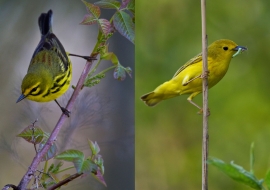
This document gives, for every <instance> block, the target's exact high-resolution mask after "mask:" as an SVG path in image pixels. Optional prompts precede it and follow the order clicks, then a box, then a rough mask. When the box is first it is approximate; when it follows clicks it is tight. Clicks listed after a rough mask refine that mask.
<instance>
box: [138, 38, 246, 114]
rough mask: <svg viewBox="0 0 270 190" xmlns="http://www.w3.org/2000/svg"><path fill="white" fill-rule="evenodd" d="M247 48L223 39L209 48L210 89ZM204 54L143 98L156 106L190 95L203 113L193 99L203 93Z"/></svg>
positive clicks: (196, 57) (147, 102) (189, 98)
mask: <svg viewBox="0 0 270 190" xmlns="http://www.w3.org/2000/svg"><path fill="white" fill-rule="evenodd" d="M245 50H247V48H246V47H243V46H238V45H237V44H236V43H235V42H233V41H231V40H227V39H221V40H217V41H215V42H213V43H212V44H211V45H209V46H208V57H207V61H208V71H209V73H208V77H207V78H208V87H209V88H211V87H213V86H215V85H216V84H217V83H218V82H219V81H220V80H221V79H222V78H223V77H224V75H225V74H226V72H227V70H228V68H229V64H230V62H231V59H232V57H235V56H236V55H238V54H239V53H241V52H242V51H245ZM202 67H203V66H202V54H201V53H200V54H199V55H197V56H195V57H193V58H192V59H190V60H189V61H188V62H187V63H186V64H184V65H183V66H182V67H180V69H178V71H177V72H176V73H175V74H174V76H173V78H172V79H171V80H169V81H167V82H164V83H163V84H161V85H160V86H158V87H157V88H156V89H155V90H154V91H153V92H150V93H147V94H145V95H143V96H142V97H141V99H142V101H144V102H145V103H146V105H148V106H155V105H156V104H158V103H159V102H160V101H162V100H166V99H169V98H173V97H176V96H179V95H182V94H190V96H189V97H188V99H187V100H188V101H189V102H190V103H191V104H193V105H195V106H196V107H197V108H199V109H200V111H202V108H201V107H200V106H198V105H197V104H196V103H194V102H193V101H192V99H193V98H194V97H195V96H197V95H198V94H200V93H201V92H202V78H203V77H204V76H203V73H202Z"/></svg>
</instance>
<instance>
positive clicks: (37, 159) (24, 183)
mask: <svg viewBox="0 0 270 190" xmlns="http://www.w3.org/2000/svg"><path fill="white" fill-rule="evenodd" d="M91 66H92V61H87V62H86V65H85V67H84V69H83V72H82V74H81V76H80V79H79V81H78V83H77V85H76V88H75V90H74V92H73V94H72V96H71V98H70V100H69V102H68V104H67V106H66V109H68V110H72V108H73V106H74V103H75V100H76V98H77V97H78V95H79V93H80V91H81V89H82V86H83V84H84V81H85V78H86V77H87V74H88V73H89V71H90V69H91ZM71 117H72V115H71ZM66 119H67V116H66V115H65V114H62V115H61V117H60V118H59V120H58V122H57V124H56V126H55V128H54V130H53V131H52V133H51V135H50V137H49V139H48V140H47V142H46V144H45V145H44V147H43V148H42V150H40V151H39V152H38V153H37V154H36V156H35V157H34V159H33V161H32V163H31V165H30V166H29V168H28V171H27V172H26V174H25V175H24V176H23V178H22V180H21V181H20V184H19V185H18V189H21V190H23V189H26V188H27V185H28V184H29V182H30V180H31V178H32V177H33V175H35V171H36V170H37V167H38V165H39V163H40V162H41V160H42V158H43V157H44V155H45V154H46V153H47V152H48V150H49V148H50V147H51V146H52V144H53V143H54V141H56V138H57V135H58V133H59V131H60V129H61V128H62V126H63V125H64V123H65V121H66Z"/></svg>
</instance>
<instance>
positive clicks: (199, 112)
mask: <svg viewBox="0 0 270 190" xmlns="http://www.w3.org/2000/svg"><path fill="white" fill-rule="evenodd" d="M197 114H199V115H202V114H203V109H202V108H201V109H200V111H198V112H197ZM206 115H207V117H208V116H210V109H209V108H208V109H207V113H206Z"/></svg>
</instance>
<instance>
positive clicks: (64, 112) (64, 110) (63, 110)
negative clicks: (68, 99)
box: [61, 107, 70, 117]
mask: <svg viewBox="0 0 270 190" xmlns="http://www.w3.org/2000/svg"><path fill="white" fill-rule="evenodd" d="M61 110H62V112H63V114H65V115H66V116H68V117H69V114H70V111H68V110H67V109H66V108H64V107H61Z"/></svg>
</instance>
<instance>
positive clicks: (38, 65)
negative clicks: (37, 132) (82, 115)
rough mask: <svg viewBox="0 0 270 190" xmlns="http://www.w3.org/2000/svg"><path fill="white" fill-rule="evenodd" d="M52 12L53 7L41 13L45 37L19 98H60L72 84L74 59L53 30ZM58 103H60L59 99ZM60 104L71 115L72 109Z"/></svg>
mask: <svg viewBox="0 0 270 190" xmlns="http://www.w3.org/2000/svg"><path fill="white" fill-rule="evenodd" d="M52 14H53V13H52V11H51V10H49V11H48V13H42V14H41V15H40V17H39V20H38V23H39V28H40V32H41V40H40V42H39V44H38V46H37V48H36V49H35V51H34V54H33V56H32V59H31V62H30V64H29V67H28V71H27V74H26V75H25V77H24V79H23V81H22V85H21V90H22V94H21V96H20V97H19V99H18V100H17V102H19V101H21V100H23V99H24V98H27V99H29V100H32V101H36V102H49V101H52V100H55V101H56V99H57V98H58V97H59V96H61V95H62V94H64V93H65V92H66V91H67V89H68V87H69V85H70V80H71V75H72V73H71V72H72V67H71V62H70V59H69V57H68V54H67V53H66V51H65V49H64V47H63V46H62V44H61V42H60V41H59V40H58V38H57V37H56V36H55V34H53V32H52V26H51V25H52ZM56 103H57V104H58V102H57V101H56ZM58 105H59V104H58ZM59 106H60V105H59ZM60 108H61V110H62V111H63V113H65V114H66V115H68V116H69V111H68V110H66V109H65V108H63V107H61V106H60Z"/></svg>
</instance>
